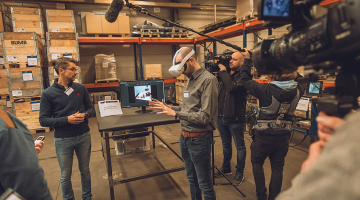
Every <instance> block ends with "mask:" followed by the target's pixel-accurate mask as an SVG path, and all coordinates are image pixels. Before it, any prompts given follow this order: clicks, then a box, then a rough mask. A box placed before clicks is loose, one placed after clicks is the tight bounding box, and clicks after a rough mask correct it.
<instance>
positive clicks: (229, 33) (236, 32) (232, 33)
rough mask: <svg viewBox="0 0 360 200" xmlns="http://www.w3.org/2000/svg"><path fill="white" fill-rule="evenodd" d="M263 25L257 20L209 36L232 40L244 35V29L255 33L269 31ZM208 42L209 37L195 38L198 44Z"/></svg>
mask: <svg viewBox="0 0 360 200" xmlns="http://www.w3.org/2000/svg"><path fill="white" fill-rule="evenodd" d="M262 23H263V21H260V20H257V19H255V20H252V21H248V22H244V23H240V24H235V25H232V26H229V27H226V28H224V29H222V30H217V31H214V32H212V33H209V34H208V35H209V36H212V37H217V38H220V39H227V38H232V37H236V36H240V35H243V30H244V29H245V30H246V29H251V31H253V32H256V31H261V30H264V29H267V28H266V27H263V26H262ZM248 33H251V32H248ZM208 41H211V40H209V39H208V38H207V37H204V36H201V37H198V38H195V42H196V43H203V42H208Z"/></svg>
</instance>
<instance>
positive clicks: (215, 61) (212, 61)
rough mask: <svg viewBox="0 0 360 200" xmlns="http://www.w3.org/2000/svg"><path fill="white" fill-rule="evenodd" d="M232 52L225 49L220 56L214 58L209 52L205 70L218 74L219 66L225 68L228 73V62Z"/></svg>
mask: <svg viewBox="0 0 360 200" xmlns="http://www.w3.org/2000/svg"><path fill="white" fill-rule="evenodd" d="M233 53H234V51H230V50H228V49H226V50H225V51H224V52H223V53H222V54H221V55H217V56H214V53H213V52H209V53H208V54H207V56H206V59H205V69H207V70H208V71H209V72H211V73H218V72H219V71H220V68H219V64H222V65H224V66H225V67H226V70H227V71H228V72H230V66H229V62H230V60H231V59H232V54H233Z"/></svg>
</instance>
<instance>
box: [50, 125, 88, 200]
mask: <svg viewBox="0 0 360 200" xmlns="http://www.w3.org/2000/svg"><path fill="white" fill-rule="evenodd" d="M55 151H56V156H57V159H58V162H59V165H60V170H61V190H62V196H63V200H73V199H75V198H74V192H73V190H72V185H71V172H72V164H73V156H74V151H75V153H76V157H77V159H78V163H79V170H80V175H81V185H82V198H83V199H85V200H91V197H92V195H91V177H90V169H89V163H90V152H91V135H90V132H86V133H84V134H82V135H78V136H75V137H67V138H55Z"/></svg>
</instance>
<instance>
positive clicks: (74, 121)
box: [67, 112, 85, 124]
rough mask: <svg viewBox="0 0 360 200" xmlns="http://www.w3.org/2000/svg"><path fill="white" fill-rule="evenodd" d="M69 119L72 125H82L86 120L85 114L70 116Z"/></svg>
mask: <svg viewBox="0 0 360 200" xmlns="http://www.w3.org/2000/svg"><path fill="white" fill-rule="evenodd" d="M67 119H68V122H69V123H70V124H80V123H82V122H83V121H84V119H85V113H79V112H77V113H75V114H73V115H70V116H68V117H67Z"/></svg>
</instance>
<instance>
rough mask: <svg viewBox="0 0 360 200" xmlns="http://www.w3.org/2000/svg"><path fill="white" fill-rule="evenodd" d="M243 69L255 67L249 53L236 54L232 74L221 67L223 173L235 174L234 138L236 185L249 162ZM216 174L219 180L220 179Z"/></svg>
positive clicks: (242, 177) (232, 62)
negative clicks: (232, 163)
mask: <svg viewBox="0 0 360 200" xmlns="http://www.w3.org/2000/svg"><path fill="white" fill-rule="evenodd" d="M242 65H249V66H251V65H252V61H251V59H250V54H249V52H248V51H246V52H243V53H242V52H239V51H238V52H235V53H233V54H232V59H231V60H230V70H231V71H230V74H229V72H228V71H227V69H226V67H225V66H224V65H222V64H219V68H220V71H219V74H218V79H219V84H220V89H219V119H218V127H217V128H218V130H219V133H220V136H221V141H222V145H223V155H224V161H223V164H222V168H221V169H220V171H221V172H222V173H223V174H225V175H230V174H232V171H231V166H230V161H231V157H232V138H234V144H235V147H236V150H237V165H236V173H235V176H234V183H235V184H240V183H241V182H242V181H243V180H244V176H243V174H244V167H245V158H246V147H245V141H244V130H245V126H246V121H245V109H246V95H247V91H246V89H245V87H244V85H243V83H244V82H243V79H242V78H241V76H240V68H241V66H242ZM221 175H222V174H221V173H220V172H217V174H216V176H221Z"/></svg>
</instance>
